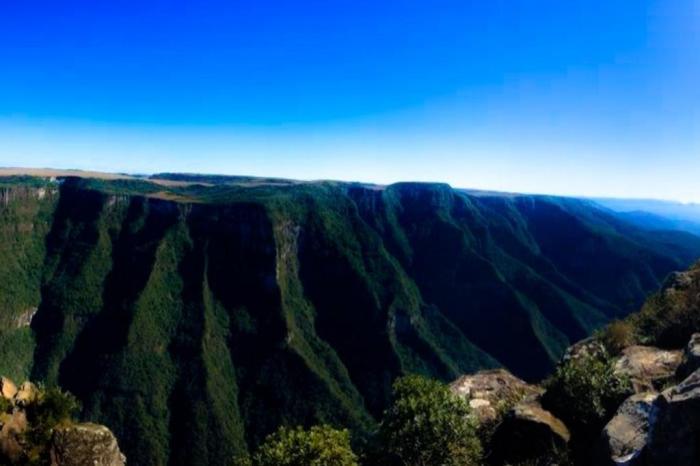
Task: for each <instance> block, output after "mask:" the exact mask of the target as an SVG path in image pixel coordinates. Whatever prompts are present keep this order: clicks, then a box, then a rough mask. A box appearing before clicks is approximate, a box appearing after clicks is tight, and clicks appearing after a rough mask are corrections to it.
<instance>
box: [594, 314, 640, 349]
mask: <svg viewBox="0 0 700 466" xmlns="http://www.w3.org/2000/svg"><path fill="white" fill-rule="evenodd" d="M598 338H599V339H600V341H601V343H603V346H604V347H605V349H606V350H608V351H609V352H610V354H612V355H617V354H619V353H620V352H621V351H622V350H623V349H625V348H627V347H628V346H631V345H634V344H635V343H636V342H637V337H636V335H635V327H634V325H633V324H632V323H631V322H630V321H627V320H615V321H613V322H611V323H610V324H608V325H607V326H606V327H605V328H603V329H602V330H601V331H600V332H599V334H598Z"/></svg>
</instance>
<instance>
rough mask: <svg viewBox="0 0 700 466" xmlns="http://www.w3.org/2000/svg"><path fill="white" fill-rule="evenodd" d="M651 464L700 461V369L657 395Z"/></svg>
mask: <svg viewBox="0 0 700 466" xmlns="http://www.w3.org/2000/svg"><path fill="white" fill-rule="evenodd" d="M657 404H658V414H657V416H656V421H655V423H654V426H653V427H654V428H653V431H652V435H651V441H650V442H649V447H648V456H649V462H648V464H652V465H656V464H669V465H670V464H672V465H675V466H686V465H687V466H690V465H697V464H700V443H699V442H698V438H700V370H697V371H695V372H693V373H692V374H691V375H690V376H688V378H686V379H685V380H684V381H683V382H681V383H680V384H678V385H677V386H675V387H672V388H669V389H668V390H665V391H664V392H663V393H662V394H661V396H660V397H659V398H658V401H657Z"/></svg>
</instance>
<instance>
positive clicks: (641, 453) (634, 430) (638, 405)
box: [598, 392, 659, 466]
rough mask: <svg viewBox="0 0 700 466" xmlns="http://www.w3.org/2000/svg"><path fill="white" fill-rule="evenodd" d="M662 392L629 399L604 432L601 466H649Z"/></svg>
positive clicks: (638, 395) (633, 396) (642, 394)
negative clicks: (649, 448)
mask: <svg viewBox="0 0 700 466" xmlns="http://www.w3.org/2000/svg"><path fill="white" fill-rule="evenodd" d="M658 398H659V394H658V393H653V392H647V393H638V394H635V395H632V396H631V397H629V398H628V399H627V400H626V401H625V402H624V403H622V405H621V406H620V408H619V409H618V411H617V413H616V414H615V417H613V418H612V419H611V420H610V422H608V424H607V425H606V426H605V428H604V429H603V433H602V448H601V450H602V451H601V453H600V460H599V461H598V464H606V463H608V464H617V465H626V466H633V465H634V466H637V465H643V464H646V453H647V451H646V450H647V445H648V443H649V441H650V436H651V433H652V429H653V427H654V423H655V422H656V417H657V413H658V406H657V404H656V401H657V399H658Z"/></svg>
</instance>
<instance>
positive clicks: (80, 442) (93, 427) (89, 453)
mask: <svg viewBox="0 0 700 466" xmlns="http://www.w3.org/2000/svg"><path fill="white" fill-rule="evenodd" d="M50 454H51V466H85V465H90V466H124V465H125V464H126V458H125V457H124V455H123V454H122V453H121V451H120V450H119V445H118V444H117V439H116V438H115V437H114V434H112V432H111V431H110V430H109V429H108V428H106V427H105V426H101V425H98V424H74V425H67V426H61V427H59V428H57V429H56V430H55V431H54V434H53V438H52V440H51V453H50Z"/></svg>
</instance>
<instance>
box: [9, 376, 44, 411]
mask: <svg viewBox="0 0 700 466" xmlns="http://www.w3.org/2000/svg"><path fill="white" fill-rule="evenodd" d="M37 396H39V390H37V388H36V385H34V384H33V383H31V382H24V383H22V385H20V386H19V390H17V393H16V394H15V397H14V403H15V405H16V406H19V407H26V406H27V405H29V404H30V403H32V402H33V401H34V400H36V398H37Z"/></svg>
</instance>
